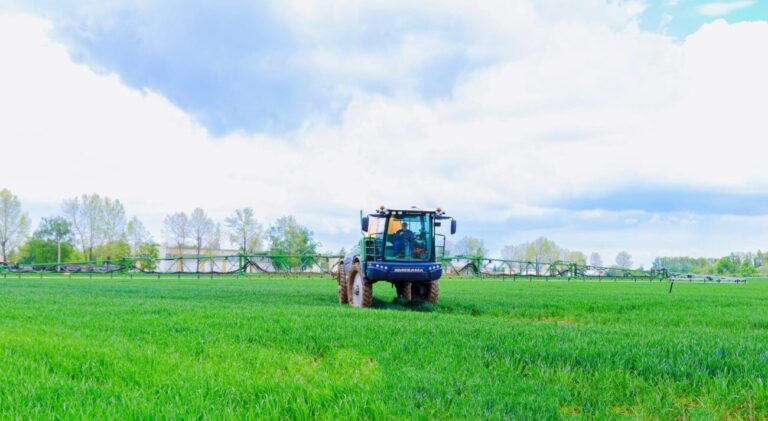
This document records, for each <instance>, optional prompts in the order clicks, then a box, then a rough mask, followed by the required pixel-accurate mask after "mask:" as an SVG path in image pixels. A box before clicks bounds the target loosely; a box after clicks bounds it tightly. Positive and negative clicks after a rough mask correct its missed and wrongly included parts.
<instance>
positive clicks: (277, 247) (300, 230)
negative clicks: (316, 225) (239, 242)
mask: <svg viewBox="0 0 768 421" xmlns="http://www.w3.org/2000/svg"><path fill="white" fill-rule="evenodd" d="M269 242H270V253H271V254H272V255H279V256H285V258H284V259H282V262H283V264H285V265H286V266H288V268H289V269H291V270H293V269H296V268H299V267H306V266H308V265H310V264H311V263H312V262H313V259H314V255H315V254H316V252H317V248H318V247H319V246H320V243H318V242H316V241H315V240H314V238H313V234H312V231H310V230H309V228H307V227H305V226H303V225H300V224H299V223H298V222H296V218H294V217H293V216H284V217H282V218H280V219H278V220H277V221H275V223H274V225H272V226H271V227H270V228H269Z"/></svg>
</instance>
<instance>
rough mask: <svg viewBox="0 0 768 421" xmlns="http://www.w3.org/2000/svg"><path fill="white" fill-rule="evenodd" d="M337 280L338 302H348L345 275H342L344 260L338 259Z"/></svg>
mask: <svg viewBox="0 0 768 421" xmlns="http://www.w3.org/2000/svg"><path fill="white" fill-rule="evenodd" d="M337 280H338V282H339V304H347V303H349V293H348V292H347V277H346V276H344V261H343V260H341V261H339V273H338V275H337Z"/></svg>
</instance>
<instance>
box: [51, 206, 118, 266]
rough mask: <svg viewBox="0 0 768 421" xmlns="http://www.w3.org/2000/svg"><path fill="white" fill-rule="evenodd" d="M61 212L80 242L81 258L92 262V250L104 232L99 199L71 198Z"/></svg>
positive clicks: (99, 242)
mask: <svg viewBox="0 0 768 421" xmlns="http://www.w3.org/2000/svg"><path fill="white" fill-rule="evenodd" d="M121 206H122V205H121ZM61 210H62V212H63V213H64V217H65V218H67V221H69V223H70V225H71V226H72V228H74V231H75V233H76V234H77V237H78V239H79V240H80V245H81V247H82V250H83V256H84V257H85V258H86V260H93V249H94V247H96V246H98V245H99V244H101V241H102V239H103V238H104V233H105V232H106V230H105V229H104V212H103V207H102V199H101V197H99V195H98V194H92V195H87V194H84V195H82V196H80V197H73V198H72V199H67V200H65V201H64V203H63V204H62V207H61Z"/></svg>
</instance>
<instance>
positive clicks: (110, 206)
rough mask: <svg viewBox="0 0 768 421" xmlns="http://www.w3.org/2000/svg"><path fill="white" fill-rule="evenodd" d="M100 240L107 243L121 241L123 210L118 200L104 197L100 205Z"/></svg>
mask: <svg viewBox="0 0 768 421" xmlns="http://www.w3.org/2000/svg"><path fill="white" fill-rule="evenodd" d="M100 207H101V209H100V211H101V224H100V225H101V226H100V227H99V229H100V230H101V238H102V239H103V240H104V241H105V242H107V243H109V242H113V241H119V240H122V239H123V235H124V234H125V208H123V204H122V203H120V201H119V200H111V199H110V198H108V197H105V198H103V199H102V200H101V203H100Z"/></svg>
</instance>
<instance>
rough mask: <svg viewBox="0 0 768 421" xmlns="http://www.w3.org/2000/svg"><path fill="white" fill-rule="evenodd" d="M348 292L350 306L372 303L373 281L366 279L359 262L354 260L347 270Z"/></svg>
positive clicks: (369, 304)
mask: <svg viewBox="0 0 768 421" xmlns="http://www.w3.org/2000/svg"><path fill="white" fill-rule="evenodd" d="M347 279H348V284H347V285H348V287H347V288H348V292H349V304H351V305H352V307H366V308H367V307H370V306H372V305H373V283H372V282H370V281H369V280H368V279H366V277H365V275H364V274H363V271H362V269H360V263H359V262H355V263H353V264H352V268H350V270H349V276H348V277H347Z"/></svg>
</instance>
